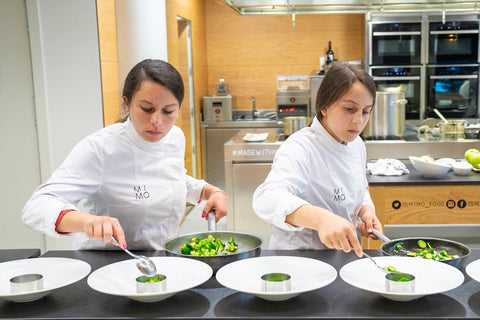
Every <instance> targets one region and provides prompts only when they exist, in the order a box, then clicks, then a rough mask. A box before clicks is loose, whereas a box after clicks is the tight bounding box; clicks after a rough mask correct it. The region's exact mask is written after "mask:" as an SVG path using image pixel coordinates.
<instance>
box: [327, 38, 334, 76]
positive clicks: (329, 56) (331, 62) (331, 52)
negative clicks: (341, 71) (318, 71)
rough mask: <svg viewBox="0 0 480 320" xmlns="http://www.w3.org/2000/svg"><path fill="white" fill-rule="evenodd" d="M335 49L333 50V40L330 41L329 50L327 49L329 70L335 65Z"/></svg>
mask: <svg viewBox="0 0 480 320" xmlns="http://www.w3.org/2000/svg"><path fill="white" fill-rule="evenodd" d="M333 59H334V56H333V50H332V41H328V50H327V68H326V69H327V71H328V69H330V67H331V66H332V65H333Z"/></svg>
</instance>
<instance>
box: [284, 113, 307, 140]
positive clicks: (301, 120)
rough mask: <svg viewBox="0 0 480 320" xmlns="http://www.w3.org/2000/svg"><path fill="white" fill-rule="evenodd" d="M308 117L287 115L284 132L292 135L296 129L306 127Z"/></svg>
mask: <svg viewBox="0 0 480 320" xmlns="http://www.w3.org/2000/svg"><path fill="white" fill-rule="evenodd" d="M308 121H309V119H308V117H285V118H283V134H284V135H286V136H289V135H291V134H292V133H294V132H295V131H298V130H300V129H302V128H303V127H306V126H307V124H308Z"/></svg>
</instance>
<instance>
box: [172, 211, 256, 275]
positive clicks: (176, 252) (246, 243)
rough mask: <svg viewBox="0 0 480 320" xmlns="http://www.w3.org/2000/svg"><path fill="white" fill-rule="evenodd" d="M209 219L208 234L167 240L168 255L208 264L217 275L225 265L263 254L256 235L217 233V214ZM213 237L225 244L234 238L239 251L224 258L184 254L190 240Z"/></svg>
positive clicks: (188, 235)
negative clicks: (184, 247)
mask: <svg viewBox="0 0 480 320" xmlns="http://www.w3.org/2000/svg"><path fill="white" fill-rule="evenodd" d="M207 219H208V232H199V233H190V234H186V235H181V236H178V237H175V238H171V239H169V240H167V241H166V242H165V244H164V248H165V250H166V254H167V255H168V256H177V257H185V258H192V259H196V260H199V261H202V262H205V263H207V264H208V265H209V266H210V267H212V269H213V273H214V274H215V273H216V272H217V270H218V269H220V268H221V267H223V266H224V265H226V264H228V263H230V262H234V261H237V260H241V259H246V258H252V257H257V256H259V255H260V252H261V248H260V247H261V245H262V240H261V239H260V238H258V237H256V236H254V235H251V234H247V233H242V232H230V231H216V229H217V227H216V223H215V213H214V212H213V211H210V212H209V213H208V215H207ZM209 235H212V236H213V237H215V238H219V239H220V240H222V241H223V242H228V241H229V240H230V238H233V239H234V240H235V242H237V244H238V251H237V252H235V253H232V254H229V255H222V256H205V257H203V256H191V255H186V254H183V253H182V246H183V245H184V244H185V243H187V242H190V239H192V238H194V237H198V238H200V239H203V238H207V237H208V236H209Z"/></svg>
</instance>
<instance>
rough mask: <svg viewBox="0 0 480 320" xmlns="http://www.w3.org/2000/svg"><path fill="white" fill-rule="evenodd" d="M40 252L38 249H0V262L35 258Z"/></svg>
mask: <svg viewBox="0 0 480 320" xmlns="http://www.w3.org/2000/svg"><path fill="white" fill-rule="evenodd" d="M40 253H41V251H40V249H0V262H6V261H12V260H18V259H28V258H36V257H39V256H40Z"/></svg>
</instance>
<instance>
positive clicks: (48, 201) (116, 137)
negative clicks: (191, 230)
mask: <svg viewBox="0 0 480 320" xmlns="http://www.w3.org/2000/svg"><path fill="white" fill-rule="evenodd" d="M184 156H185V136H184V134H183V132H182V130H181V129H180V128H178V127H177V126H174V127H173V128H172V129H171V130H170V132H169V133H168V134H167V135H166V136H165V137H164V138H163V139H162V140H160V141H159V142H147V141H145V140H144V139H143V138H142V137H140V136H139V135H138V134H137V132H136V131H135V128H134V127H133V125H132V123H131V121H130V119H128V120H127V121H126V122H124V123H117V124H113V125H110V126H108V127H106V128H103V129H101V130H99V131H97V132H96V133H93V134H91V135H89V136H88V137H86V138H85V139H83V140H82V141H80V142H79V143H78V144H77V145H76V146H75V148H74V149H73V150H72V152H71V153H70V154H69V155H68V156H67V158H66V159H65V161H64V162H63V164H62V165H61V166H60V167H59V168H58V169H57V170H56V171H55V172H54V173H53V175H52V177H51V178H50V179H49V180H48V181H47V182H46V183H44V184H43V185H41V186H40V187H38V188H37V189H36V190H35V191H34V193H33V195H32V197H31V198H30V200H29V201H28V202H27V204H26V205H25V208H24V210H23V213H22V219H23V221H24V223H25V224H26V225H28V226H30V227H31V228H33V229H35V230H37V231H40V232H43V233H45V234H47V235H50V236H57V237H61V236H67V235H64V234H59V233H58V232H56V231H55V222H56V220H57V218H58V215H59V213H60V212H61V211H62V210H68V209H74V210H80V211H85V212H89V213H92V214H95V215H103V216H112V217H116V218H118V220H119V221H120V224H121V225H122V228H123V230H124V232H125V239H126V241H127V244H128V248H129V249H153V250H159V249H163V244H164V242H165V241H166V240H167V239H168V238H170V237H173V236H176V235H177V232H178V228H179V225H180V221H181V219H182V218H183V215H184V212H185V204H186V202H187V201H188V202H191V203H196V202H197V201H198V199H199V198H200V194H201V191H202V188H203V187H204V186H205V185H206V182H205V181H203V180H197V179H194V178H192V177H190V176H188V175H187V174H186V170H185V165H184ZM80 200H83V201H82V206H83V208H82V209H77V206H78V203H79V202H80ZM74 235H75V239H74V241H73V249H104V248H112V245H111V244H106V243H104V241H103V240H98V239H89V238H88V237H87V236H86V235H85V233H83V232H81V233H76V234H74Z"/></svg>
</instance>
